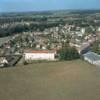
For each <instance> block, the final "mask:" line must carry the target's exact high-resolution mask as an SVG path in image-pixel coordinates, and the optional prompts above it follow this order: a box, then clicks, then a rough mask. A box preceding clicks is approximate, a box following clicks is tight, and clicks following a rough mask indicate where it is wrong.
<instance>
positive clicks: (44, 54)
mask: <svg viewBox="0 0 100 100" xmlns="http://www.w3.org/2000/svg"><path fill="white" fill-rule="evenodd" d="M55 54H56V52H55V51H53V50H29V49H28V50H25V51H24V59H25V60H26V61H27V60H49V61H50V60H55Z"/></svg>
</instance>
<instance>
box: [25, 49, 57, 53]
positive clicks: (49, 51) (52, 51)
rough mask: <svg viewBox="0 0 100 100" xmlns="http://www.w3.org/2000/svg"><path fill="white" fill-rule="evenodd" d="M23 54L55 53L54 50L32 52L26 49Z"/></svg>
mask: <svg viewBox="0 0 100 100" xmlns="http://www.w3.org/2000/svg"><path fill="white" fill-rule="evenodd" d="M24 52H25V53H55V52H56V51H55V50H32V49H26V50H24Z"/></svg>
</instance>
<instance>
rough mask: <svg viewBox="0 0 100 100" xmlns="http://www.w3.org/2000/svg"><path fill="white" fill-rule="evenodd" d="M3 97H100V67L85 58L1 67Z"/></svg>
mask: <svg viewBox="0 0 100 100" xmlns="http://www.w3.org/2000/svg"><path fill="white" fill-rule="evenodd" d="M0 100H100V69H99V68H96V67H95V66H92V65H90V64H88V63H86V62H84V61H81V60H76V61H69V62H52V63H41V64H32V65H26V66H17V67H11V68H4V69H0Z"/></svg>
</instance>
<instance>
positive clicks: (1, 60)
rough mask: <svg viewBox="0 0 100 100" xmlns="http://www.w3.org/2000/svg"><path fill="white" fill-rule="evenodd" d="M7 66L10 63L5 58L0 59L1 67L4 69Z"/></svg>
mask: <svg viewBox="0 0 100 100" xmlns="http://www.w3.org/2000/svg"><path fill="white" fill-rule="evenodd" d="M5 64H8V61H7V60H6V58H5V57H0V67H4V66H5Z"/></svg>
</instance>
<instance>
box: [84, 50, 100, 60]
mask: <svg viewBox="0 0 100 100" xmlns="http://www.w3.org/2000/svg"><path fill="white" fill-rule="evenodd" d="M83 56H84V57H87V58H88V59H90V60H92V61H99V60H100V55H98V54H96V53H94V52H88V53H86V54H84V55H83Z"/></svg>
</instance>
